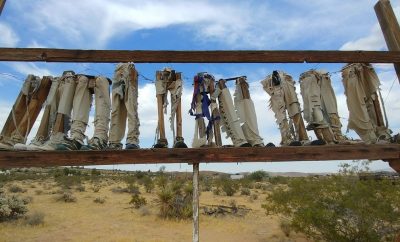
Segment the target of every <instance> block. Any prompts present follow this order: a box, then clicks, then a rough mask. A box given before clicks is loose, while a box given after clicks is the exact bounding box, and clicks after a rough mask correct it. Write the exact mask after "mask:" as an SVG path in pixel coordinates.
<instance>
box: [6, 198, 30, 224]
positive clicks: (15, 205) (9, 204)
mask: <svg viewBox="0 0 400 242" xmlns="http://www.w3.org/2000/svg"><path fill="white" fill-rule="evenodd" d="M26 212H28V209H27V207H26V204H25V203H24V201H23V200H22V199H20V198H19V197H17V196H15V195H12V196H6V195H5V194H0V222H3V221H8V220H13V219H17V218H19V217H21V216H22V215H24V214H25V213H26Z"/></svg>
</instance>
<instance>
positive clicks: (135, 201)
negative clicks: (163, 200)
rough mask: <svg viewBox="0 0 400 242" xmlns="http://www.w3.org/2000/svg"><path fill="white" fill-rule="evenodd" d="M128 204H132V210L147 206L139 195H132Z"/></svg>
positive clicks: (144, 199) (145, 201)
mask: <svg viewBox="0 0 400 242" xmlns="http://www.w3.org/2000/svg"><path fill="white" fill-rule="evenodd" d="M129 204H132V205H133V207H134V208H136V209H139V208H140V207H142V206H144V205H146V204H147V200H146V198H144V197H142V196H140V195H139V194H133V195H132V198H131V201H130V202H129Z"/></svg>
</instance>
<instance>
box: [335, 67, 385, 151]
mask: <svg viewBox="0 0 400 242" xmlns="http://www.w3.org/2000/svg"><path fill="white" fill-rule="evenodd" d="M342 78H343V85H344V89H345V95H346V98H347V107H348V109H349V123H348V128H349V129H352V130H354V131H356V133H357V134H358V135H359V136H360V138H361V139H362V140H363V141H364V142H365V143H367V144H371V143H375V142H376V141H377V139H378V138H383V139H386V140H388V139H390V133H391V131H390V130H389V129H388V128H387V127H385V124H384V121H383V117H382V110H381V107H380V103H379V99H378V98H379V96H378V93H377V90H378V88H379V85H380V82H379V79H378V76H377V75H376V72H375V70H374V69H373V67H372V66H371V65H370V64H360V63H356V64H348V65H346V66H345V67H344V68H343V70H342Z"/></svg>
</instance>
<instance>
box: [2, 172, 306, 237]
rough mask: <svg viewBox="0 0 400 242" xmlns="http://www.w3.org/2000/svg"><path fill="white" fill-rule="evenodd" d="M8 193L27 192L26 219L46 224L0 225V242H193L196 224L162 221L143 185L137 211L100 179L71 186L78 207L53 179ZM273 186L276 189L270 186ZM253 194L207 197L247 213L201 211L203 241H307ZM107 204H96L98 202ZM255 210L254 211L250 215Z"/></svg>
mask: <svg viewBox="0 0 400 242" xmlns="http://www.w3.org/2000/svg"><path fill="white" fill-rule="evenodd" d="M2 186H3V188H2V189H3V192H5V193H6V194H11V192H10V190H12V189H11V187H16V186H17V187H20V188H21V189H22V191H20V192H17V193H13V194H14V195H17V196H19V197H22V198H27V200H29V203H28V204H27V207H28V212H27V213H26V214H25V216H24V217H26V216H29V215H30V214H34V213H41V214H42V216H43V219H42V220H43V221H41V222H40V223H39V224H35V225H31V224H29V223H27V222H26V218H24V217H21V218H19V219H16V220H11V221H4V222H1V223H0V241H191V239H192V221H191V219H181V220H177V219H164V218H161V217H160V216H159V205H158V202H157V193H158V190H159V188H158V187H157V186H155V188H154V190H153V191H151V192H150V193H148V192H146V191H145V187H144V186H143V185H140V184H138V185H136V186H137V187H138V188H139V191H140V196H142V197H144V198H145V199H146V201H147V204H146V205H144V206H141V207H140V208H138V209H136V208H133V207H132V205H131V204H130V203H129V202H130V200H131V196H132V195H131V194H130V193H128V192H116V191H115V190H116V189H115V188H120V189H121V188H124V187H127V183H126V182H124V181H121V180H120V179H110V178H103V177H99V178H98V179H96V181H92V180H90V179H89V180H85V181H82V182H81V183H80V184H79V185H72V186H70V187H69V189H68V192H69V193H70V194H72V196H74V197H75V199H76V201H75V202H65V201H59V200H57V198H59V197H60V196H61V194H62V193H63V192H65V190H66V189H65V187H64V188H62V184H61V185H60V182H57V181H55V179H54V178H53V177H51V176H47V177H46V178H43V179H34V180H31V179H26V180H25V179H19V180H13V181H4V182H3V185H2ZM271 186H272V185H271ZM265 187H266V186H263V189H256V188H253V189H250V191H251V196H249V195H241V192H240V190H239V191H237V192H236V193H235V194H234V195H233V196H226V194H220V195H216V194H215V193H214V192H212V191H202V192H201V195H200V206H201V207H203V206H205V205H222V206H230V205H232V204H236V205H237V206H238V207H244V208H246V209H249V210H246V211H248V213H247V214H245V215H243V214H242V215H237V214H226V215H218V216H214V215H211V216H210V215H206V214H204V213H203V209H201V210H200V240H201V241H219V242H222V241H230V242H232V241H247V242H250V241H308V240H307V239H306V238H305V236H302V235H301V234H296V233H294V232H290V233H289V234H288V235H286V234H285V233H284V232H283V230H282V229H281V222H280V221H281V220H280V218H278V217H274V216H267V215H266V214H265V211H264V210H263V209H262V207H261V204H262V203H264V202H265V197H266V194H267V193H268V191H267V190H268V189H265ZM96 199H97V200H100V201H101V202H103V203H96V202H95V200H96ZM250 209H251V210H250Z"/></svg>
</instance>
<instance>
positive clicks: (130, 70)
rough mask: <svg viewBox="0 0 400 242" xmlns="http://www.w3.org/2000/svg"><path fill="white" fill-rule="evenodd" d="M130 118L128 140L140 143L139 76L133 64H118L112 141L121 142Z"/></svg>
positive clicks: (112, 117) (113, 102) (113, 97)
mask: <svg viewBox="0 0 400 242" xmlns="http://www.w3.org/2000/svg"><path fill="white" fill-rule="evenodd" d="M127 119H128V134H127V138H126V142H127V143H129V144H136V145H138V144H139V134H140V132H139V126H140V121H139V117H138V78H137V72H136V70H135V67H134V65H133V64H129V63H124V64H118V66H117V68H116V70H115V75H114V80H113V87H112V111H111V127H110V143H121V140H122V138H123V137H124V135H125V129H126V127H125V126H126V120H127Z"/></svg>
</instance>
